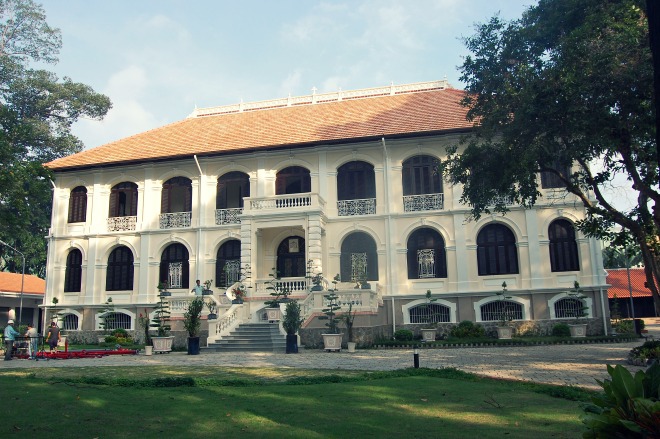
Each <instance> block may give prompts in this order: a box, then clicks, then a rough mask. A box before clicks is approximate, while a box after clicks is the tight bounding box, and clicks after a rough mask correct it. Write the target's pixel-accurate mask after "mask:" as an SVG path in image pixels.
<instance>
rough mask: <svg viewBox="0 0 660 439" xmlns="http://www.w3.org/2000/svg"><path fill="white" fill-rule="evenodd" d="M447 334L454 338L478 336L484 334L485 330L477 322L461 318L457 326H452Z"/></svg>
mask: <svg viewBox="0 0 660 439" xmlns="http://www.w3.org/2000/svg"><path fill="white" fill-rule="evenodd" d="M449 334H450V335H451V336H452V337H456V338H480V337H484V336H485V335H486V331H485V330H484V327H483V326H481V325H479V324H476V323H473V322H471V321H470V320H463V321H462V322H461V323H459V324H458V325H457V326H454V327H453V328H452V329H451V332H450V333H449Z"/></svg>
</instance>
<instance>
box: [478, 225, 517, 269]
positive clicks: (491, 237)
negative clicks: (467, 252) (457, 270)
mask: <svg viewBox="0 0 660 439" xmlns="http://www.w3.org/2000/svg"><path fill="white" fill-rule="evenodd" d="M477 264H478V266H479V276H489V275H493V274H517V273H518V251H517V249H516V237H515V236H514V235H513V232H512V231H511V230H509V228H508V227H506V226H504V225H502V224H489V225H487V226H486V227H484V228H483V229H481V231H480V232H479V235H477Z"/></svg>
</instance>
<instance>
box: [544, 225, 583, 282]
mask: <svg viewBox="0 0 660 439" xmlns="http://www.w3.org/2000/svg"><path fill="white" fill-rule="evenodd" d="M548 237H549V238H550V267H551V270H552V271H579V270H580V260H579V258H578V247H577V242H576V240H575V229H574V228H573V224H571V223H570V222H569V221H567V220H565V219H558V220H555V221H553V222H552V223H551V224H550V227H549V228H548Z"/></svg>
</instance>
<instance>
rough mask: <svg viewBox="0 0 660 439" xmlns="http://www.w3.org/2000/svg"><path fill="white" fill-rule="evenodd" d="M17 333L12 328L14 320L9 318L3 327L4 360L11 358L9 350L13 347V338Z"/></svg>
mask: <svg viewBox="0 0 660 439" xmlns="http://www.w3.org/2000/svg"><path fill="white" fill-rule="evenodd" d="M17 335H20V334H19V333H18V331H17V330H15V329H14V321H13V320H11V319H9V321H8V322H7V327H6V328H5V361H9V360H11V352H12V350H13V349H14V340H15V339H16V336H17Z"/></svg>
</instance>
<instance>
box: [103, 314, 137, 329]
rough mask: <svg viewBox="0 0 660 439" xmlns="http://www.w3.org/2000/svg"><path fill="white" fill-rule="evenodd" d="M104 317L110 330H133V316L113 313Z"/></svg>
mask: <svg viewBox="0 0 660 439" xmlns="http://www.w3.org/2000/svg"><path fill="white" fill-rule="evenodd" d="M104 317H105V321H106V322H107V324H108V329H131V316H129V315H127V314H124V313H121V312H111V313H108V314H106V315H105V316H104Z"/></svg>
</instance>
